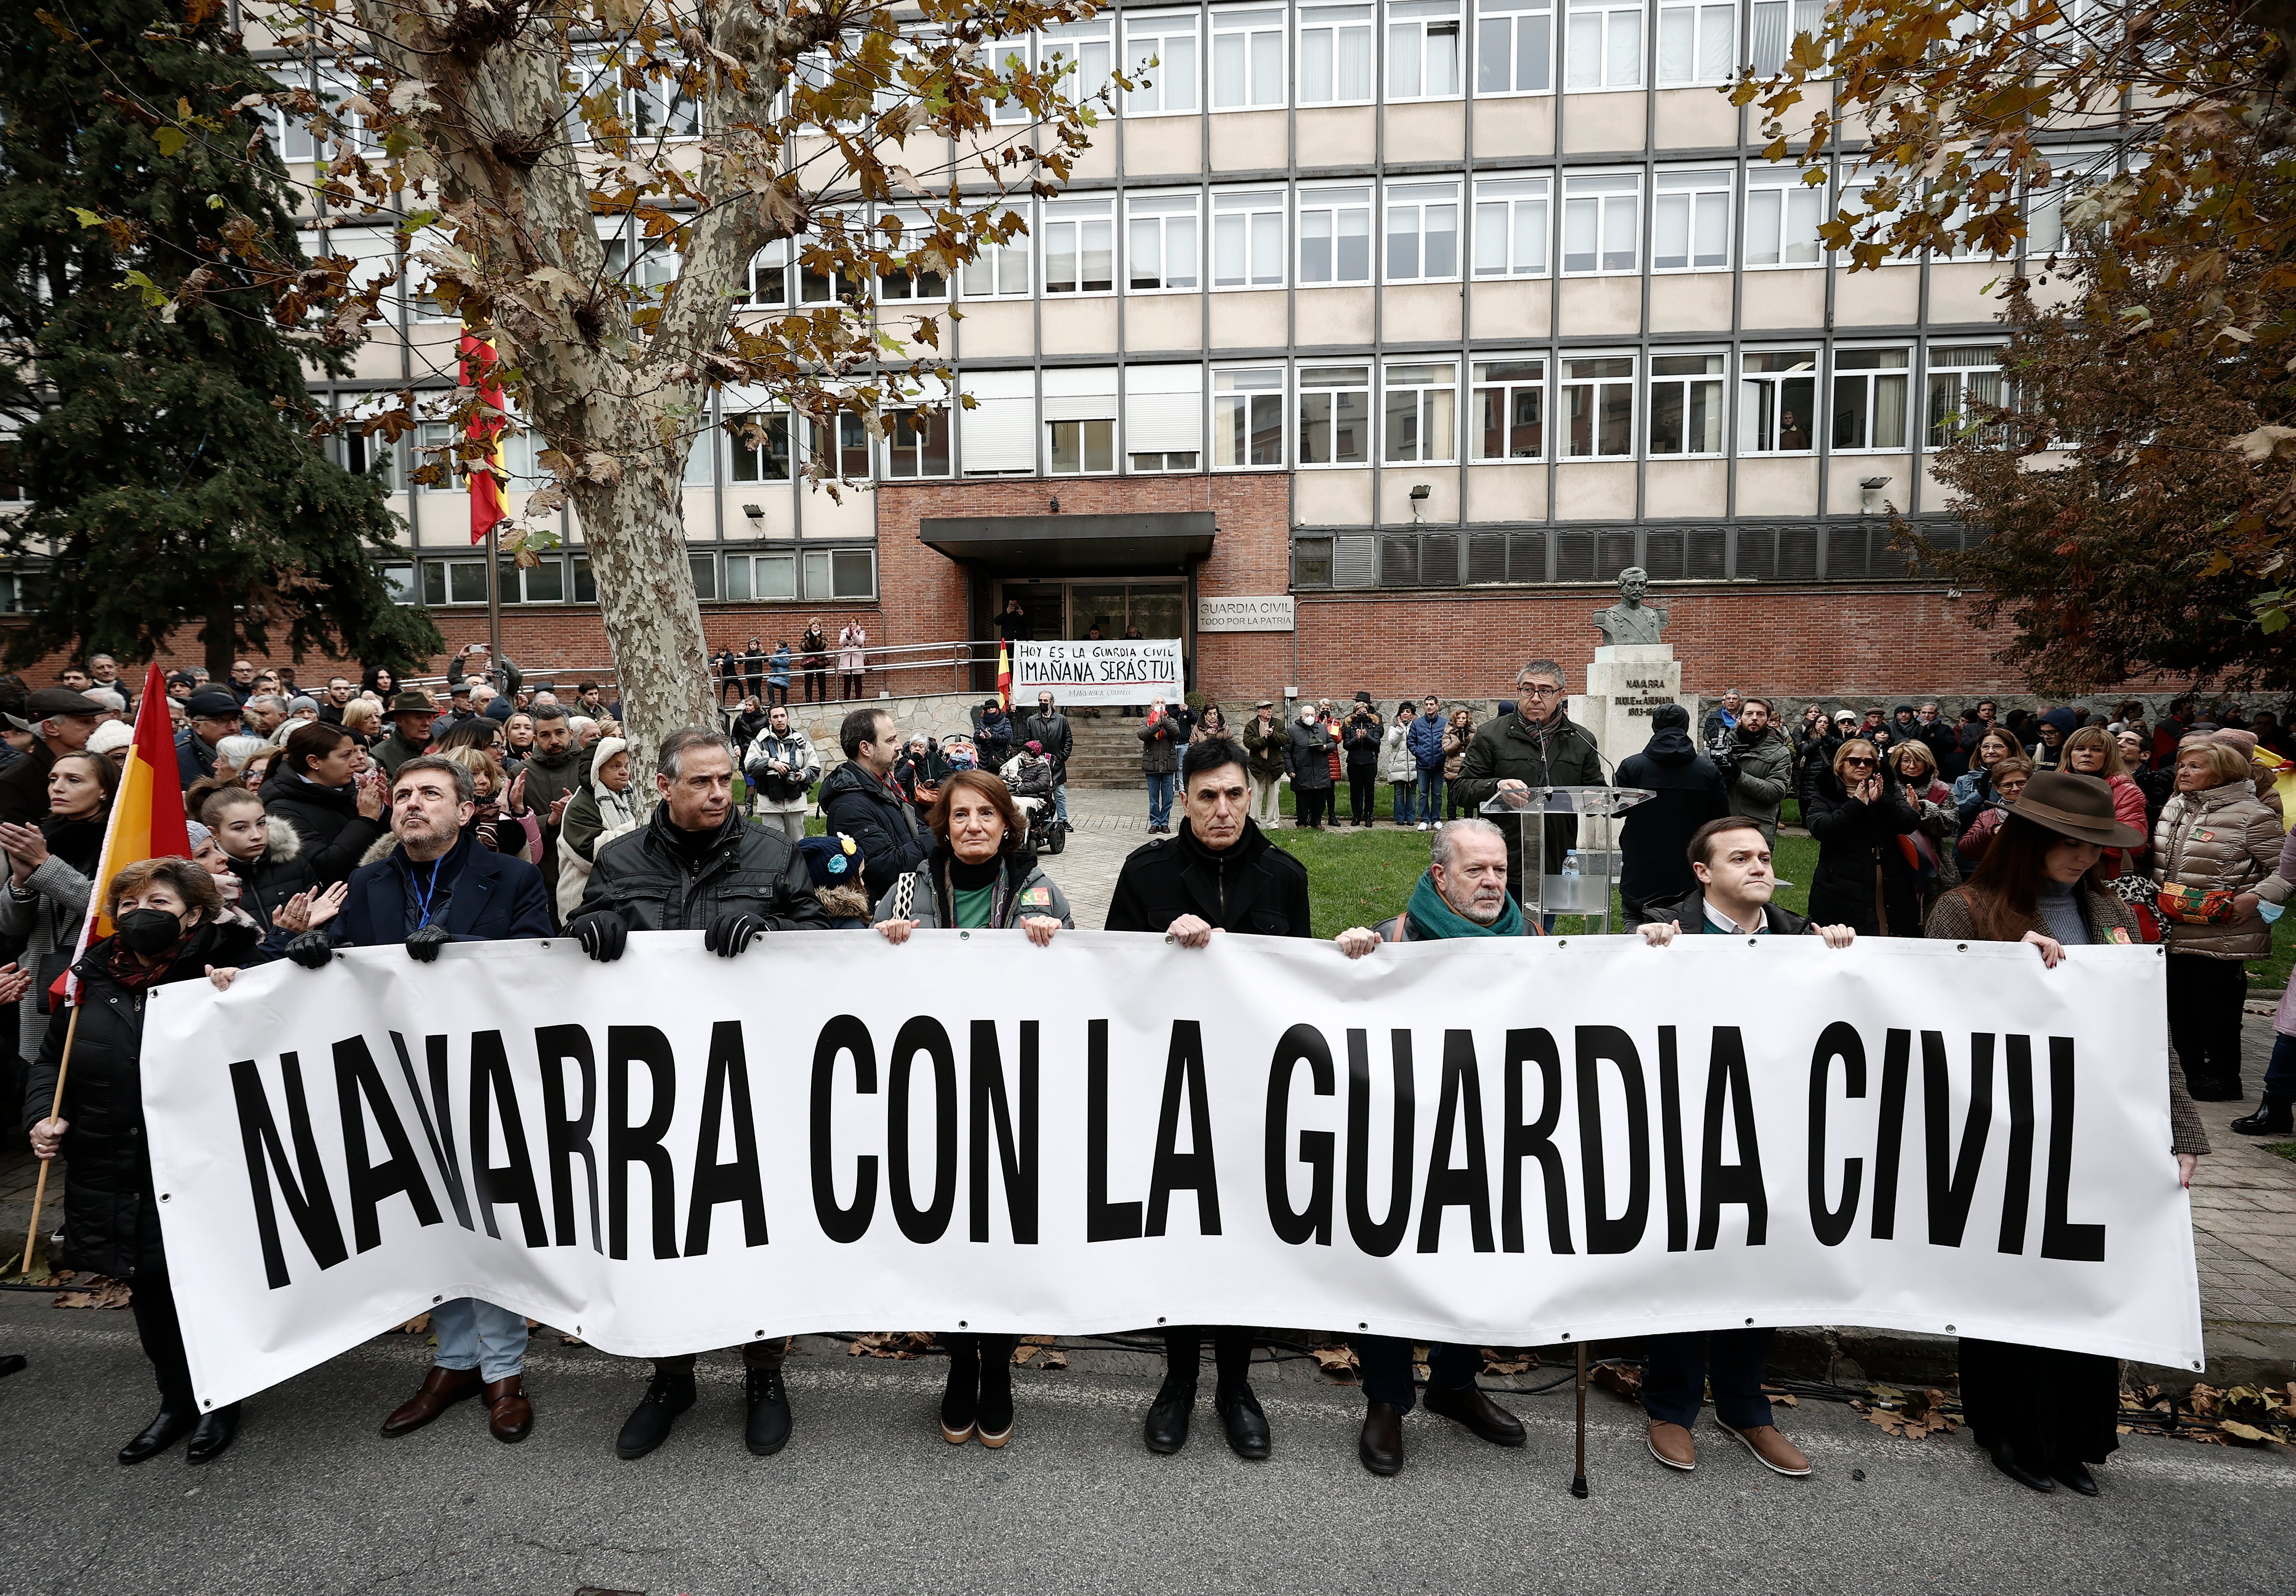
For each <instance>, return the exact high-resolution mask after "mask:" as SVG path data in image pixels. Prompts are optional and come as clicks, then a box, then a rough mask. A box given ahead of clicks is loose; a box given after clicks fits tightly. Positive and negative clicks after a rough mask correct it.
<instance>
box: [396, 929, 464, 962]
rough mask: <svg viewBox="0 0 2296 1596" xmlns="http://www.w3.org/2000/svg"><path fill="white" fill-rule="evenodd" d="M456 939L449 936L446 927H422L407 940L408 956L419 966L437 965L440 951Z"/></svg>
mask: <svg viewBox="0 0 2296 1596" xmlns="http://www.w3.org/2000/svg"><path fill="white" fill-rule="evenodd" d="M453 940H454V938H453V937H449V936H448V935H447V928H446V927H445V926H421V927H418V928H417V929H415V930H414V933H413V934H412V935H411V936H409V937H407V938H406V956H407V957H408V958H410V959H412V960H414V962H416V963H417V964H435V963H437V962H438V961H439V949H440V948H442V947H444V946H446V945H447V944H448V943H449V942H452V941H453Z"/></svg>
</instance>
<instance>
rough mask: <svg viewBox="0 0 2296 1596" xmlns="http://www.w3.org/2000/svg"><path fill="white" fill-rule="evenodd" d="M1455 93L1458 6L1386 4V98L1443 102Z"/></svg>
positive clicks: (1442, 0) (1416, 0)
mask: <svg viewBox="0 0 2296 1596" xmlns="http://www.w3.org/2000/svg"><path fill="white" fill-rule="evenodd" d="M1458 92H1459V0H1388V4H1387V97H1388V98H1389V99H1390V100H1446V99H1449V98H1450V97H1451V96H1453V95H1455V94H1457V93H1458Z"/></svg>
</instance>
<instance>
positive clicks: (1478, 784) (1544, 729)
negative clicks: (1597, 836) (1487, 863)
mask: <svg viewBox="0 0 2296 1596" xmlns="http://www.w3.org/2000/svg"><path fill="white" fill-rule="evenodd" d="M1562 680H1563V678H1562V667H1561V666H1559V665H1557V664H1555V663H1554V660H1552V659H1534V660H1532V661H1531V662H1530V663H1529V664H1528V665H1526V666H1524V667H1522V668H1521V670H1519V671H1517V672H1516V673H1515V678H1514V699H1515V705H1514V713H1513V715H1507V716H1494V717H1493V718H1491V719H1489V720H1487V721H1485V722H1484V723H1483V724H1482V725H1481V727H1480V729H1479V730H1477V732H1476V733H1475V740H1474V741H1472V742H1471V743H1469V744H1468V745H1467V754H1466V757H1465V758H1464V759H1463V760H1461V761H1460V764H1459V779H1458V781H1457V782H1456V786H1457V789H1458V791H1459V796H1460V798H1461V801H1462V802H1463V803H1464V806H1466V807H1467V808H1468V809H1470V810H1479V809H1480V808H1481V807H1482V806H1483V805H1484V804H1486V803H1487V802H1488V801H1489V800H1490V798H1491V796H1492V795H1493V794H1494V793H1498V792H1505V791H1510V790H1513V791H1521V790H1522V789H1524V788H1526V787H1607V786H1609V785H1610V778H1609V777H1608V776H1606V775H1604V774H1603V760H1602V756H1601V755H1600V754H1598V753H1597V752H1596V751H1595V737H1594V733H1591V732H1589V731H1587V728H1586V727H1584V726H1582V725H1579V724H1578V723H1576V722H1575V721H1573V720H1572V719H1571V718H1570V716H1569V714H1567V713H1566V712H1565V711H1564V709H1563V707H1562V700H1563V689H1562ZM1499 829H1500V830H1501V831H1504V832H1505V833H1506V845H1507V892H1508V895H1509V896H1512V897H1513V898H1514V900H1515V901H1516V902H1517V903H1521V901H1522V890H1523V889H1522V880H1523V860H1522V835H1523V830H1524V828H1523V827H1522V826H1521V825H1520V824H1518V823H1506V824H1503V825H1501V826H1500V828H1499ZM1578 842H1579V822H1578V820H1577V819H1576V818H1575V817H1573V816H1570V815H1563V816H1561V817H1559V818H1558V817H1556V816H1554V815H1549V816H1548V817H1547V822H1546V861H1545V863H1546V873H1547V874H1548V875H1555V874H1559V873H1560V872H1561V871H1562V855H1563V854H1564V853H1565V852H1566V851H1567V850H1569V849H1570V848H1572V847H1577V846H1578Z"/></svg>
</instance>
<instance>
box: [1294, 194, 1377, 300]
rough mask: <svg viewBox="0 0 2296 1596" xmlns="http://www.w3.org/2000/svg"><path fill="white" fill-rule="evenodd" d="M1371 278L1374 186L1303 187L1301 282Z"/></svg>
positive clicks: (1301, 198) (1366, 280)
mask: <svg viewBox="0 0 2296 1596" xmlns="http://www.w3.org/2000/svg"><path fill="white" fill-rule="evenodd" d="M1370 281H1371V190H1369V189H1367V188H1324V189H1301V190H1300V283H1301V284H1302V285H1303V286H1305V285H1309V284H1314V283H1318V282H1370Z"/></svg>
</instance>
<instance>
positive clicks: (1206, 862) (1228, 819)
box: [1107, 737, 1312, 1459]
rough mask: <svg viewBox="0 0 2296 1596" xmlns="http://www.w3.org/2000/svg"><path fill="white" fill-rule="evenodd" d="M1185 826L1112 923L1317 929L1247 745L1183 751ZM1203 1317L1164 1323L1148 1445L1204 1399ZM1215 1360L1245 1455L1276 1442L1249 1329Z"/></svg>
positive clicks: (1130, 927) (1147, 857) (1141, 875)
mask: <svg viewBox="0 0 2296 1596" xmlns="http://www.w3.org/2000/svg"><path fill="white" fill-rule="evenodd" d="M1180 814H1181V819H1180V829H1179V832H1178V834H1177V836H1174V837H1172V838H1169V839H1166V838H1161V837H1158V838H1152V839H1150V840H1149V841H1148V843H1147V844H1146V845H1145V846H1144V847H1137V848H1135V849H1134V850H1133V851H1132V854H1131V856H1130V857H1128V858H1127V859H1126V860H1125V861H1124V868H1123V869H1122V870H1120V871H1119V872H1117V877H1116V890H1115V892H1114V894H1113V895H1112V896H1111V898H1110V901H1109V905H1108V923H1107V929H1109V930H1111V931H1145V932H1148V933H1150V934H1152V935H1153V934H1161V935H1162V937H1164V939H1165V940H1166V941H1168V942H1176V943H1177V944H1179V945H1181V946H1182V947H1205V946H1209V945H1210V942H1211V939H1212V937H1213V936H1214V935H1215V934H1217V933H1218V932H1222V931H1242V932H1247V933H1251V934H1252V935H1256V936H1261V937H1306V936H1309V935H1311V934H1312V930H1311V928H1310V926H1309V924H1308V867H1307V866H1306V865H1304V864H1302V863H1300V861H1299V860H1297V859H1295V858H1293V857H1292V855H1290V854H1287V853H1285V852H1284V851H1283V849H1281V848H1279V847H1276V846H1275V844H1274V843H1272V842H1270V841H1268V840H1267V835H1266V834H1265V833H1264V832H1262V831H1260V829H1259V827H1258V826H1256V825H1254V824H1253V823H1252V822H1251V774H1250V773H1249V771H1248V769H1247V762H1246V757H1245V755H1244V751H1243V749H1242V746H1241V745H1239V744H1237V743H1234V742H1232V741H1229V740H1228V739H1226V738H1225V737H1218V738H1209V739H1207V740H1205V741H1202V742H1198V743H1193V744H1191V745H1190V746H1189V748H1188V751H1187V753H1186V754H1185V755H1184V756H1183V757H1181V761H1180ZM1206 1333H1207V1332H1206V1330H1205V1328H1204V1327H1202V1326H1200V1325H1185V1326H1177V1327H1174V1328H1171V1329H1168V1330H1165V1332H1164V1359H1165V1362H1164V1384H1163V1386H1162V1387H1161V1388H1160V1389H1159V1390H1158V1391H1157V1393H1156V1400H1155V1401H1154V1403H1152V1404H1150V1406H1149V1409H1148V1420H1147V1425H1146V1438H1147V1442H1148V1450H1149V1451H1151V1452H1160V1453H1171V1452H1177V1451H1179V1449H1180V1448H1181V1446H1182V1445H1185V1443H1186V1441H1187V1439H1188V1418H1189V1415H1190V1414H1191V1413H1192V1412H1194V1409H1195V1405H1196V1371H1197V1367H1198V1364H1199V1362H1200V1360H1201V1357H1202V1355H1203V1338H1204V1336H1205V1334H1206ZM1210 1335H1211V1337H1212V1361H1213V1363H1214V1366H1215V1367H1216V1368H1217V1369H1218V1371H1219V1383H1218V1387H1217V1388H1216V1390H1215V1392H1214V1395H1213V1398H1212V1405H1213V1408H1214V1409H1215V1410H1216V1411H1217V1412H1218V1414H1219V1416H1220V1421H1221V1423H1222V1424H1223V1425H1225V1426H1226V1429H1227V1444H1228V1445H1229V1446H1231V1447H1233V1448H1234V1450H1235V1452H1236V1453H1237V1455H1238V1456H1241V1457H1247V1458H1253V1459H1259V1458H1264V1457H1266V1456H1267V1453H1268V1445H1269V1443H1268V1434H1267V1414H1266V1413H1264V1412H1261V1411H1260V1406H1259V1398H1258V1397H1256V1396H1254V1395H1252V1394H1251V1343H1252V1334H1251V1330H1248V1329H1244V1328H1241V1327H1234V1326H1231V1327H1224V1328H1220V1329H1217V1330H1211V1331H1210Z"/></svg>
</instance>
